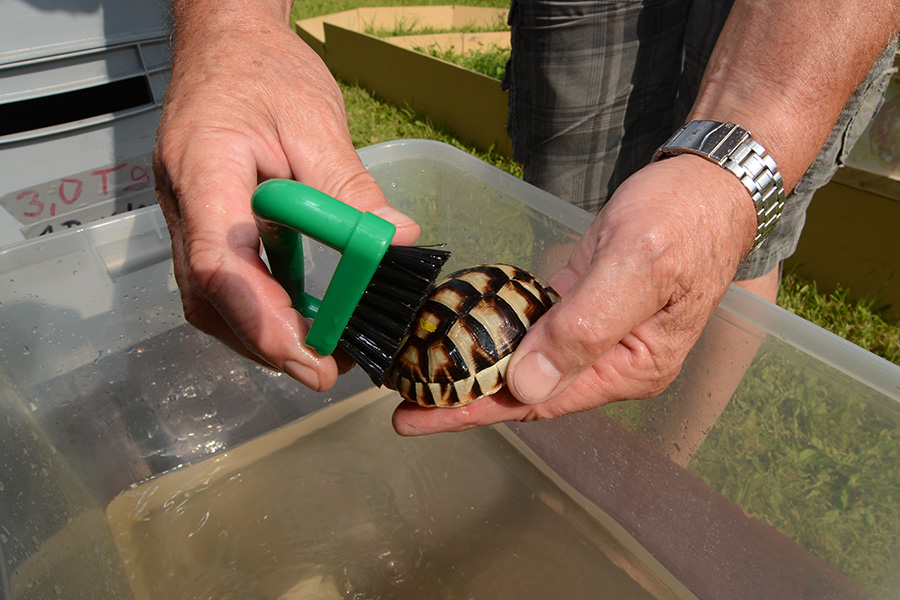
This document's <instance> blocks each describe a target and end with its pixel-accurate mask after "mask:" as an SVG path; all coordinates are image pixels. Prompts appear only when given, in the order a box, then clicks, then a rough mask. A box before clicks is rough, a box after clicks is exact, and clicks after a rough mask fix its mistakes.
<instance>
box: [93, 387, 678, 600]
mask: <svg viewBox="0 0 900 600" xmlns="http://www.w3.org/2000/svg"><path fill="white" fill-rule="evenodd" d="M395 404H396V396H393V395H391V396H385V394H384V393H383V392H378V393H371V394H363V395H362V396H357V397H354V398H351V399H348V400H346V401H344V402H342V403H341V404H340V405H338V406H336V407H333V408H329V409H327V410H325V411H322V412H320V413H318V414H314V415H312V416H311V417H309V418H307V419H304V420H302V421H300V422H298V423H297V424H295V425H292V426H290V427H288V428H285V429H282V430H280V431H277V432H275V433H273V434H270V435H268V436H266V437H264V438H262V439H260V440H256V441H253V442H250V443H248V444H245V445H243V446H241V447H239V448H237V449H236V450H234V451H230V452H228V453H227V454H224V455H221V456H217V457H214V458H211V459H208V460H205V461H201V462H200V463H198V464H195V465H193V466H190V467H187V468H183V469H179V470H176V471H173V472H170V473H168V474H166V475H163V476H160V477H158V478H156V479H153V480H150V481H147V482H145V483H143V484H141V485H139V486H136V487H133V488H131V489H129V490H126V491H125V492H123V493H122V494H121V495H120V496H119V497H117V498H116V499H115V500H113V502H112V503H110V505H109V506H108V508H107V518H108V521H109V523H110V526H111V528H112V530H113V533H114V537H115V539H116V544H117V546H118V549H119V553H120V555H121V557H122V560H123V563H124V565H125V569H126V572H127V573H128V577H129V580H130V583H131V586H132V589H133V592H134V595H135V598H137V599H148V600H149V599H153V600H156V599H160V600H162V599H165V600H175V599H179V598H216V599H225V598H234V599H241V600H246V599H252V598H278V599H288V598H291V599H293V598H297V599H301V598H302V599H322V600H331V599H339V598H351V599H355V600H370V599H371V600H375V599H389V598H415V599H417V600H418V599H429V600H430V599H476V598H477V599H481V598H483V599H490V600H502V599H504V598H515V599H517V600H518V599H527V598H541V599H548V598H566V599H568V600H575V599H579V598H591V599H596V598H660V597H665V598H670V597H675V596H674V594H673V593H672V592H671V591H669V589H668V588H666V586H665V585H664V583H663V581H664V580H665V576H664V574H659V573H658V572H656V571H654V570H653V569H652V568H651V567H648V566H647V565H646V563H643V562H641V561H640V560H638V559H637V558H636V555H635V554H634V553H632V552H631V551H630V550H629V549H627V545H623V543H622V542H621V540H618V539H616V537H614V536H613V535H612V534H611V533H610V532H609V531H608V530H607V529H606V528H604V527H603V526H602V525H601V523H600V522H599V521H598V519H597V518H595V516H596V515H591V514H590V513H589V512H588V511H587V510H585V509H583V508H582V507H581V506H580V505H579V504H578V503H577V502H576V501H575V500H573V499H572V498H571V497H569V496H567V495H566V494H564V493H563V492H562V490H561V489H560V488H559V487H558V486H557V485H555V484H554V483H553V481H552V480H551V479H550V478H549V477H548V476H547V475H545V474H543V473H542V472H541V471H540V470H539V469H538V468H537V467H536V466H535V465H534V464H532V463H531V462H529V461H528V460H526V458H525V457H524V456H523V454H522V453H520V452H519V451H517V450H516V449H515V448H514V446H513V445H511V443H510V442H508V441H507V440H506V439H505V438H504V436H503V435H502V434H501V433H499V432H498V431H495V430H492V429H481V430H477V431H472V432H468V433H465V434H452V435H449V434H448V435H440V436H431V437H427V438H421V439H406V438H401V437H399V436H397V435H395V434H394V433H393V431H392V430H391V428H390V411H391V410H392V409H393V407H394V405H395Z"/></svg>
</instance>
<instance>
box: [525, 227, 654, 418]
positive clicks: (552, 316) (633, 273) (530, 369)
mask: <svg viewBox="0 0 900 600" xmlns="http://www.w3.org/2000/svg"><path fill="white" fill-rule="evenodd" d="M629 246H631V244H629ZM631 250H632V248H630V247H629V248H626V249H625V253H624V255H625V258H622V254H619V253H616V254H615V255H606V254H603V253H602V251H600V252H597V254H596V255H595V257H594V258H592V262H590V264H589V265H588V266H587V270H586V272H585V273H584V274H583V275H582V276H581V277H579V278H577V280H576V279H575V278H574V277H572V276H571V271H572V269H571V268H569V269H566V270H565V272H568V273H570V275H566V274H565V272H564V274H562V275H560V276H557V277H556V278H554V282H555V281H556V280H559V279H564V280H565V279H568V280H569V281H568V282H567V283H566V284H564V285H571V287H569V288H568V289H567V290H566V291H565V293H564V294H563V297H562V300H561V301H560V302H559V303H558V304H557V305H556V306H554V307H553V308H552V309H551V310H550V311H549V312H548V313H547V314H545V315H544V316H543V317H541V319H539V320H538V322H537V323H536V324H535V325H534V326H533V327H532V328H531V329H530V330H529V332H528V333H527V334H526V336H525V337H524V338H523V340H522V342H521V344H520V345H519V347H518V348H517V349H516V351H515V353H514V354H513V356H512V357H511V359H510V364H509V370H508V372H507V384H508V386H509V389H510V391H511V392H512V394H513V395H514V396H515V397H516V398H517V399H518V400H519V401H521V402H523V403H525V404H540V403H543V402H546V401H547V400H549V399H550V398H553V397H555V396H557V395H558V394H560V393H561V392H562V391H563V390H565V389H566V388H567V387H569V386H570V385H571V384H572V383H573V382H574V381H575V380H576V379H578V378H579V377H580V376H581V374H582V373H584V372H585V371H586V370H587V369H588V368H589V367H590V366H591V365H593V364H594V363H596V362H597V361H599V360H600V359H601V357H603V356H604V355H606V354H607V353H608V352H609V351H610V350H612V349H613V348H614V347H615V346H616V345H617V344H619V342H620V341H621V340H623V338H625V337H626V336H627V335H628V334H629V332H631V331H632V330H634V329H635V328H636V327H637V326H639V325H640V324H641V323H644V322H645V321H647V320H648V319H650V318H651V317H652V316H653V315H654V314H656V313H657V312H658V311H659V310H660V309H661V308H662V307H663V306H665V304H666V302H667V294H668V287H667V282H665V281H659V280H658V279H657V280H654V278H653V277H652V274H651V271H650V267H649V265H648V264H647V263H645V262H643V261H642V260H641V259H640V258H636V255H634V256H632V252H631ZM576 252H577V251H576ZM573 280H574V283H573V282H572V281H573ZM657 285H658V286H660V287H656V286H657ZM622 366H624V365H622Z"/></svg>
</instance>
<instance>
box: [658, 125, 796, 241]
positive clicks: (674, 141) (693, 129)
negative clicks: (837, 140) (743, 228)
mask: <svg viewBox="0 0 900 600" xmlns="http://www.w3.org/2000/svg"><path fill="white" fill-rule="evenodd" d="M686 153H687V154H696V155H697V156H702V157H703V158H705V159H707V160H710V161H712V162H714V163H716V164H717V165H719V166H720V167H723V168H725V169H728V170H729V171H731V173H733V174H734V175H735V177H737V178H738V179H739V180H740V182H741V183H742V184H743V185H744V187H745V188H747V191H748V192H750V197H751V198H753V203H754V204H755V205H756V217H757V228H756V238H755V239H754V240H753V247H752V248H751V249H750V251H751V252H752V251H753V250H756V249H757V248H759V246H760V245H761V244H762V243H763V241H764V240H765V239H766V238H767V237H768V236H769V234H770V233H772V231H773V230H774V229H775V225H776V224H777V223H778V219H780V218H781V212H782V210H784V182H783V181H782V179H781V173H779V172H778V166H777V165H776V164H775V161H774V160H773V159H772V157H771V156H769V155H768V154H767V153H766V150H765V148H763V147H762V146H761V145H760V144H759V143H757V142H756V141H755V140H752V139H750V132H749V131H747V130H746V129H743V128H742V127H738V126H737V125H735V124H734V123H720V122H718V121H691V122H690V123H686V124H685V125H683V126H682V127H681V128H680V129H679V130H678V131H676V132H675V134H674V135H672V137H670V138H669V140H668V141H667V142H666V143H665V144H663V145H662V146H660V147H659V149H658V150H657V151H656V153H655V154H654V155H653V161H657V160H659V159H661V158H664V157H666V156H674V155H677V154H686Z"/></svg>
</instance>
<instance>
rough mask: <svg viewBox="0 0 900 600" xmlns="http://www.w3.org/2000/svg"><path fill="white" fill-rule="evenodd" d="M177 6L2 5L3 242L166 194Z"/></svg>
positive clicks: (11, 1)
mask: <svg viewBox="0 0 900 600" xmlns="http://www.w3.org/2000/svg"><path fill="white" fill-rule="evenodd" d="M166 5H167V3H166V2H164V1H162V0H153V1H150V2H145V1H142V0H121V1H117V2H106V3H101V2H96V1H93V2H89V1H84V0H67V1H65V2H62V1H59V2H33V1H31V0H3V2H0V22H2V23H3V28H4V31H3V35H2V36H0V164H2V165H3V178H2V180H0V246H2V245H6V244H9V243H12V242H16V241H20V240H22V239H30V238H35V237H39V236H42V235H47V234H50V233H54V232H59V231H61V230H65V229H70V228H74V227H79V226H81V225H83V224H86V223H89V222H91V221H94V220H96V219H99V218H102V217H108V216H111V215H115V214H121V213H124V212H126V211H128V210H132V209H135V208H139V207H141V206H147V205H150V204H153V203H155V201H156V199H155V194H154V191H153V178H152V173H151V167H150V155H151V153H152V151H153V144H154V139H155V134H156V127H157V124H158V123H159V114H160V110H161V106H162V100H163V96H164V95H165V91H166V87H167V86H168V81H169V73H170V62H171V47H170V43H169V36H168V31H167V30H168V24H167V20H168V17H167V11H168V9H167V7H166Z"/></svg>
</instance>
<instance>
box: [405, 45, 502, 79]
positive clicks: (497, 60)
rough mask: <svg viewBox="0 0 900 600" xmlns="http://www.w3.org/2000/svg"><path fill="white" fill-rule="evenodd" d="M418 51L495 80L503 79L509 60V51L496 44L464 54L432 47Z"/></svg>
mask: <svg viewBox="0 0 900 600" xmlns="http://www.w3.org/2000/svg"><path fill="white" fill-rule="evenodd" d="M416 50H418V51H419V52H424V53H425V54H428V55H430V56H433V57H435V58H440V59H441V60H446V61H448V62H452V63H453V64H456V65H459V66H461V67H464V68H466V69H469V70H470V71H475V72H476V73H481V74H482V75H487V76H488V77H493V78H494V79H503V74H504V73H505V72H506V62H507V61H508V60H509V49H508V48H500V47H499V46H497V45H496V44H490V45H488V46H485V47H483V48H478V49H476V50H471V51H469V52H464V53H461V52H456V51H454V50H453V48H450V49H448V50H441V49H440V48H437V47H430V48H416Z"/></svg>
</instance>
